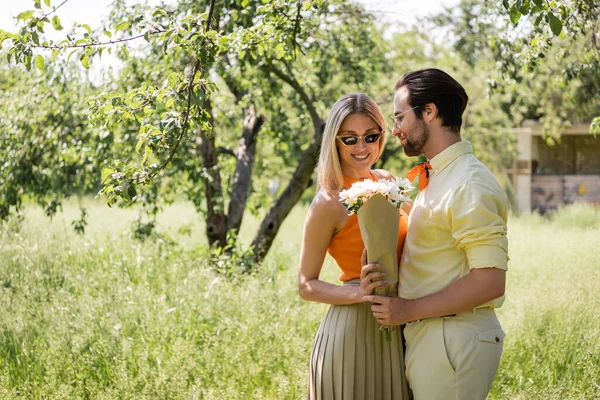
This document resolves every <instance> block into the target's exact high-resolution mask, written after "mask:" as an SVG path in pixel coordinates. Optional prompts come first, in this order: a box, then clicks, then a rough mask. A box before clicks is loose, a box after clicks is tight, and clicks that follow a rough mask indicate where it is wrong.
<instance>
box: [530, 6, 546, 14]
mask: <svg viewBox="0 0 600 400" xmlns="http://www.w3.org/2000/svg"><path fill="white" fill-rule="evenodd" d="M542 11H544V7H540V6H534V7H533V8H532V9H531V12H530V14H531V15H534V14H537V13H539V12H542Z"/></svg>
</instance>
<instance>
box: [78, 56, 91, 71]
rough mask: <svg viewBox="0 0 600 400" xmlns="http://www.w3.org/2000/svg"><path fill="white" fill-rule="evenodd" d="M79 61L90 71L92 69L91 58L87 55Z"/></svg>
mask: <svg viewBox="0 0 600 400" xmlns="http://www.w3.org/2000/svg"><path fill="white" fill-rule="evenodd" d="M79 61H81V65H83V67H84V68H85V69H88V68H89V67H90V57H89V56H88V55H87V54H83V55H82V56H81V57H80V58H79Z"/></svg>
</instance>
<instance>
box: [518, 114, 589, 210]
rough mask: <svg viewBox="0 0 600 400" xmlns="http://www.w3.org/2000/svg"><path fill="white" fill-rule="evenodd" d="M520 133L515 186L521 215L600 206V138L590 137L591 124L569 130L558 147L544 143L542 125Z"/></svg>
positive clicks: (529, 127) (519, 131)
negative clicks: (579, 205) (583, 205)
mask: <svg viewBox="0 0 600 400" xmlns="http://www.w3.org/2000/svg"><path fill="white" fill-rule="evenodd" d="M516 132H517V136H518V145H517V148H518V157H517V161H516V165H515V167H514V168H513V174H514V179H513V183H514V186H515V189H516V192H517V206H518V210H517V211H518V212H519V213H528V212H531V211H532V210H539V211H541V212H545V211H547V210H551V209H556V208H557V207H559V206H561V205H565V204H572V203H575V202H579V201H582V202H589V203H593V204H598V203H600V137H598V138H595V137H593V136H591V135H590V134H589V133H588V132H589V124H579V125H573V126H571V127H569V128H568V129H566V130H565V131H564V132H563V134H562V136H561V139H560V140H559V142H558V143H557V144H556V145H554V146H548V145H547V144H546V142H545V140H543V139H542V125H541V124H537V123H532V122H529V123H526V124H524V126H523V127H522V128H519V129H517V130H516Z"/></svg>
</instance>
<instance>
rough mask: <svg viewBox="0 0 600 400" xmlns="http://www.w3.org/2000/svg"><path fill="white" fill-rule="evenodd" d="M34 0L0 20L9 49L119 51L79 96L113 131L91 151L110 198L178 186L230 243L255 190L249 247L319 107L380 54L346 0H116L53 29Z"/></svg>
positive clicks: (154, 195)
mask: <svg viewBox="0 0 600 400" xmlns="http://www.w3.org/2000/svg"><path fill="white" fill-rule="evenodd" d="M45 4H46V5H47V4H48V3H47V2H45ZM36 6H37V7H38V8H40V9H42V10H43V11H40V12H37V14H36V13H35V12H25V13H22V14H21V15H19V17H18V19H20V20H22V21H23V23H24V26H23V28H22V29H21V30H20V32H19V34H10V33H6V32H0V33H1V40H2V41H3V42H5V43H8V45H9V46H8V47H9V49H8V58H9V61H13V62H17V63H21V64H23V65H24V66H25V67H26V68H27V69H31V68H32V66H35V67H37V68H38V69H45V68H47V65H50V64H52V63H53V61H52V60H50V59H48V57H44V56H43V55H42V54H44V51H51V52H52V59H60V58H61V57H64V56H67V57H70V56H75V57H77V58H78V59H79V62H80V63H81V65H83V67H85V68H87V67H88V66H89V64H90V62H92V61H94V62H97V60H96V59H97V58H98V57H99V56H101V55H102V54H103V53H105V52H113V53H118V54H120V56H121V57H122V58H123V60H124V61H125V66H124V68H123V69H122V70H121V72H120V76H119V77H118V79H115V80H113V81H111V82H106V83H103V87H104V88H105V90H103V91H102V92H101V93H98V94H97V95H95V96H94V97H92V98H90V99H89V101H88V106H89V113H90V121H91V122H92V124H93V125H94V128H93V129H94V130H95V132H97V135H101V132H103V134H106V135H108V137H109V138H110V139H109V140H111V141H112V142H113V143H114V144H116V145H113V146H112V147H111V149H110V150H111V152H110V155H106V156H105V155H104V154H103V155H102V158H99V159H98V160H97V161H99V163H100V164H101V165H102V172H101V180H102V189H101V191H100V192H101V194H103V195H106V196H107V199H108V204H109V205H113V204H115V203H116V202H117V201H122V202H124V203H125V204H133V203H145V204H147V206H148V208H149V209H150V210H151V211H152V212H154V213H155V212H156V211H157V209H158V208H157V206H156V204H158V203H159V202H160V200H161V199H164V198H165V196H167V193H168V192H176V193H179V194H183V195H185V196H187V197H188V198H189V199H190V200H192V201H193V202H194V204H196V207H197V209H198V210H199V211H201V212H202V213H203V214H204V217H205V220H206V235H207V238H208V241H209V244H210V245H211V246H213V247H217V248H226V249H230V250H231V249H232V248H231V247H230V246H228V243H231V241H228V238H230V239H231V238H235V236H236V234H237V231H238V230H239V227H240V225H241V223H242V218H243V215H244V212H245V211H246V210H247V209H248V205H249V204H250V205H252V204H257V203H259V202H261V203H263V204H261V207H262V208H266V207H267V206H270V208H269V210H268V212H266V214H265V215H264V218H263V221H262V223H261V226H260V228H259V230H258V232H257V234H256V236H255V238H254V240H253V242H252V259H253V260H255V261H261V260H262V259H263V258H264V256H265V255H266V253H267V252H268V250H269V248H270V247H271V244H272V242H273V240H274V238H275V235H276V234H277V231H278V230H279V227H280V226H281V223H282V222H283V220H284V219H285V217H286V216H287V215H288V213H289V212H290V210H291V209H292V207H293V206H294V205H295V204H296V202H297V201H298V199H299V198H300V196H301V195H302V193H303V192H304V190H305V189H306V188H307V187H308V186H310V183H311V177H312V175H313V171H314V168H315V165H316V160H317V153H318V150H319V145H320V139H321V134H322V130H323V125H324V112H325V110H326V109H327V108H328V107H329V106H330V104H332V103H333V102H334V101H335V100H336V99H337V98H338V97H339V96H341V94H343V93H344V92H347V91H349V90H357V89H359V88H366V87H367V86H368V85H369V83H370V82H372V81H373V80H374V78H375V76H376V73H377V72H378V71H380V70H382V69H383V68H384V67H385V65H386V63H387V61H386V59H385V57H384V55H383V53H382V52H381V51H379V49H378V46H377V43H378V41H379V40H380V36H381V35H380V32H379V30H378V29H377V27H376V26H375V24H374V23H373V20H372V17H371V16H369V15H367V14H366V13H365V12H364V11H363V9H362V8H361V7H359V6H356V5H353V4H351V3H348V2H345V1H335V2H328V4H327V6H323V5H321V4H320V2H297V1H294V2H292V1H284V2H264V1H249V0H243V1H229V2H224V3H219V4H218V5H217V4H215V2H214V1H211V2H207V1H204V2H192V1H180V2H179V3H178V4H177V5H176V6H172V7H166V6H165V7H158V8H152V9H151V8H148V7H143V6H140V5H136V6H134V7H128V6H126V4H125V2H123V1H117V2H116V3H115V6H114V8H113V10H112V12H111V26H112V27H113V28H112V29H106V30H105V31H102V32H92V31H91V30H90V29H89V27H86V26H81V28H80V31H82V32H83V33H82V34H80V35H75V34H71V35H68V36H67V39H65V40H63V41H61V42H59V43H52V42H49V41H44V40H43V38H42V33H43V29H44V27H45V26H46V25H47V24H50V23H51V24H52V25H53V26H54V27H55V28H58V27H60V21H59V20H58V15H57V13H56V11H57V10H56V9H48V8H47V7H45V6H42V5H41V4H40V2H39V1H38V2H36ZM134 40H143V41H144V42H145V43H146V45H145V46H144V47H143V48H140V47H137V48H136V47H132V46H130V43H131V42H133V41H134ZM54 62H55V61H54ZM32 128H33V127H31V126H30V127H28V128H27V129H28V130H27V129H26V130H24V131H23V134H24V135H31V134H32ZM267 157H268V162H267V161H266V158H267ZM257 160H258V162H257ZM269 178H278V179H280V180H282V181H284V182H287V184H286V185H285V188H283V190H280V191H279V192H278V193H277V197H276V198H274V199H270V198H269V196H265V195H264V193H261V192H260V191H259V190H257V189H256V188H261V186H262V187H264V186H266V183H267V182H268V179H269ZM16 183H17V182H15V181H11V182H9V184H11V185H14V184H16ZM253 188H254V190H253ZM33 190H35V189H33ZM23 194H24V193H23ZM252 196H254V197H258V198H259V199H260V201H256V200H255V201H252ZM57 197H60V196H59V195H58V196H57ZM267 199H270V201H265V200H267ZM12 203H13V204H12V205H13V206H14V205H17V206H18V203H16V202H14V201H13V202H12ZM269 203H271V204H269ZM10 205H11V204H9V206H10Z"/></svg>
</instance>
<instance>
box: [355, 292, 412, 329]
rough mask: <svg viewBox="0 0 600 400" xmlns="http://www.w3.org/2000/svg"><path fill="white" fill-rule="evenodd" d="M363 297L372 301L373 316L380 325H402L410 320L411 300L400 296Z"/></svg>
mask: <svg viewBox="0 0 600 400" xmlns="http://www.w3.org/2000/svg"><path fill="white" fill-rule="evenodd" d="M363 299H365V300H366V301H370V302H371V303H374V304H373V305H372V306H371V311H372V312H373V316H374V317H375V318H376V319H377V322H379V323H380V324H381V325H404V324H405V323H407V322H411V320H412V318H411V315H410V310H411V305H412V301H411V300H407V299H403V298H402V297H386V296H373V295H370V296H364V297H363Z"/></svg>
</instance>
